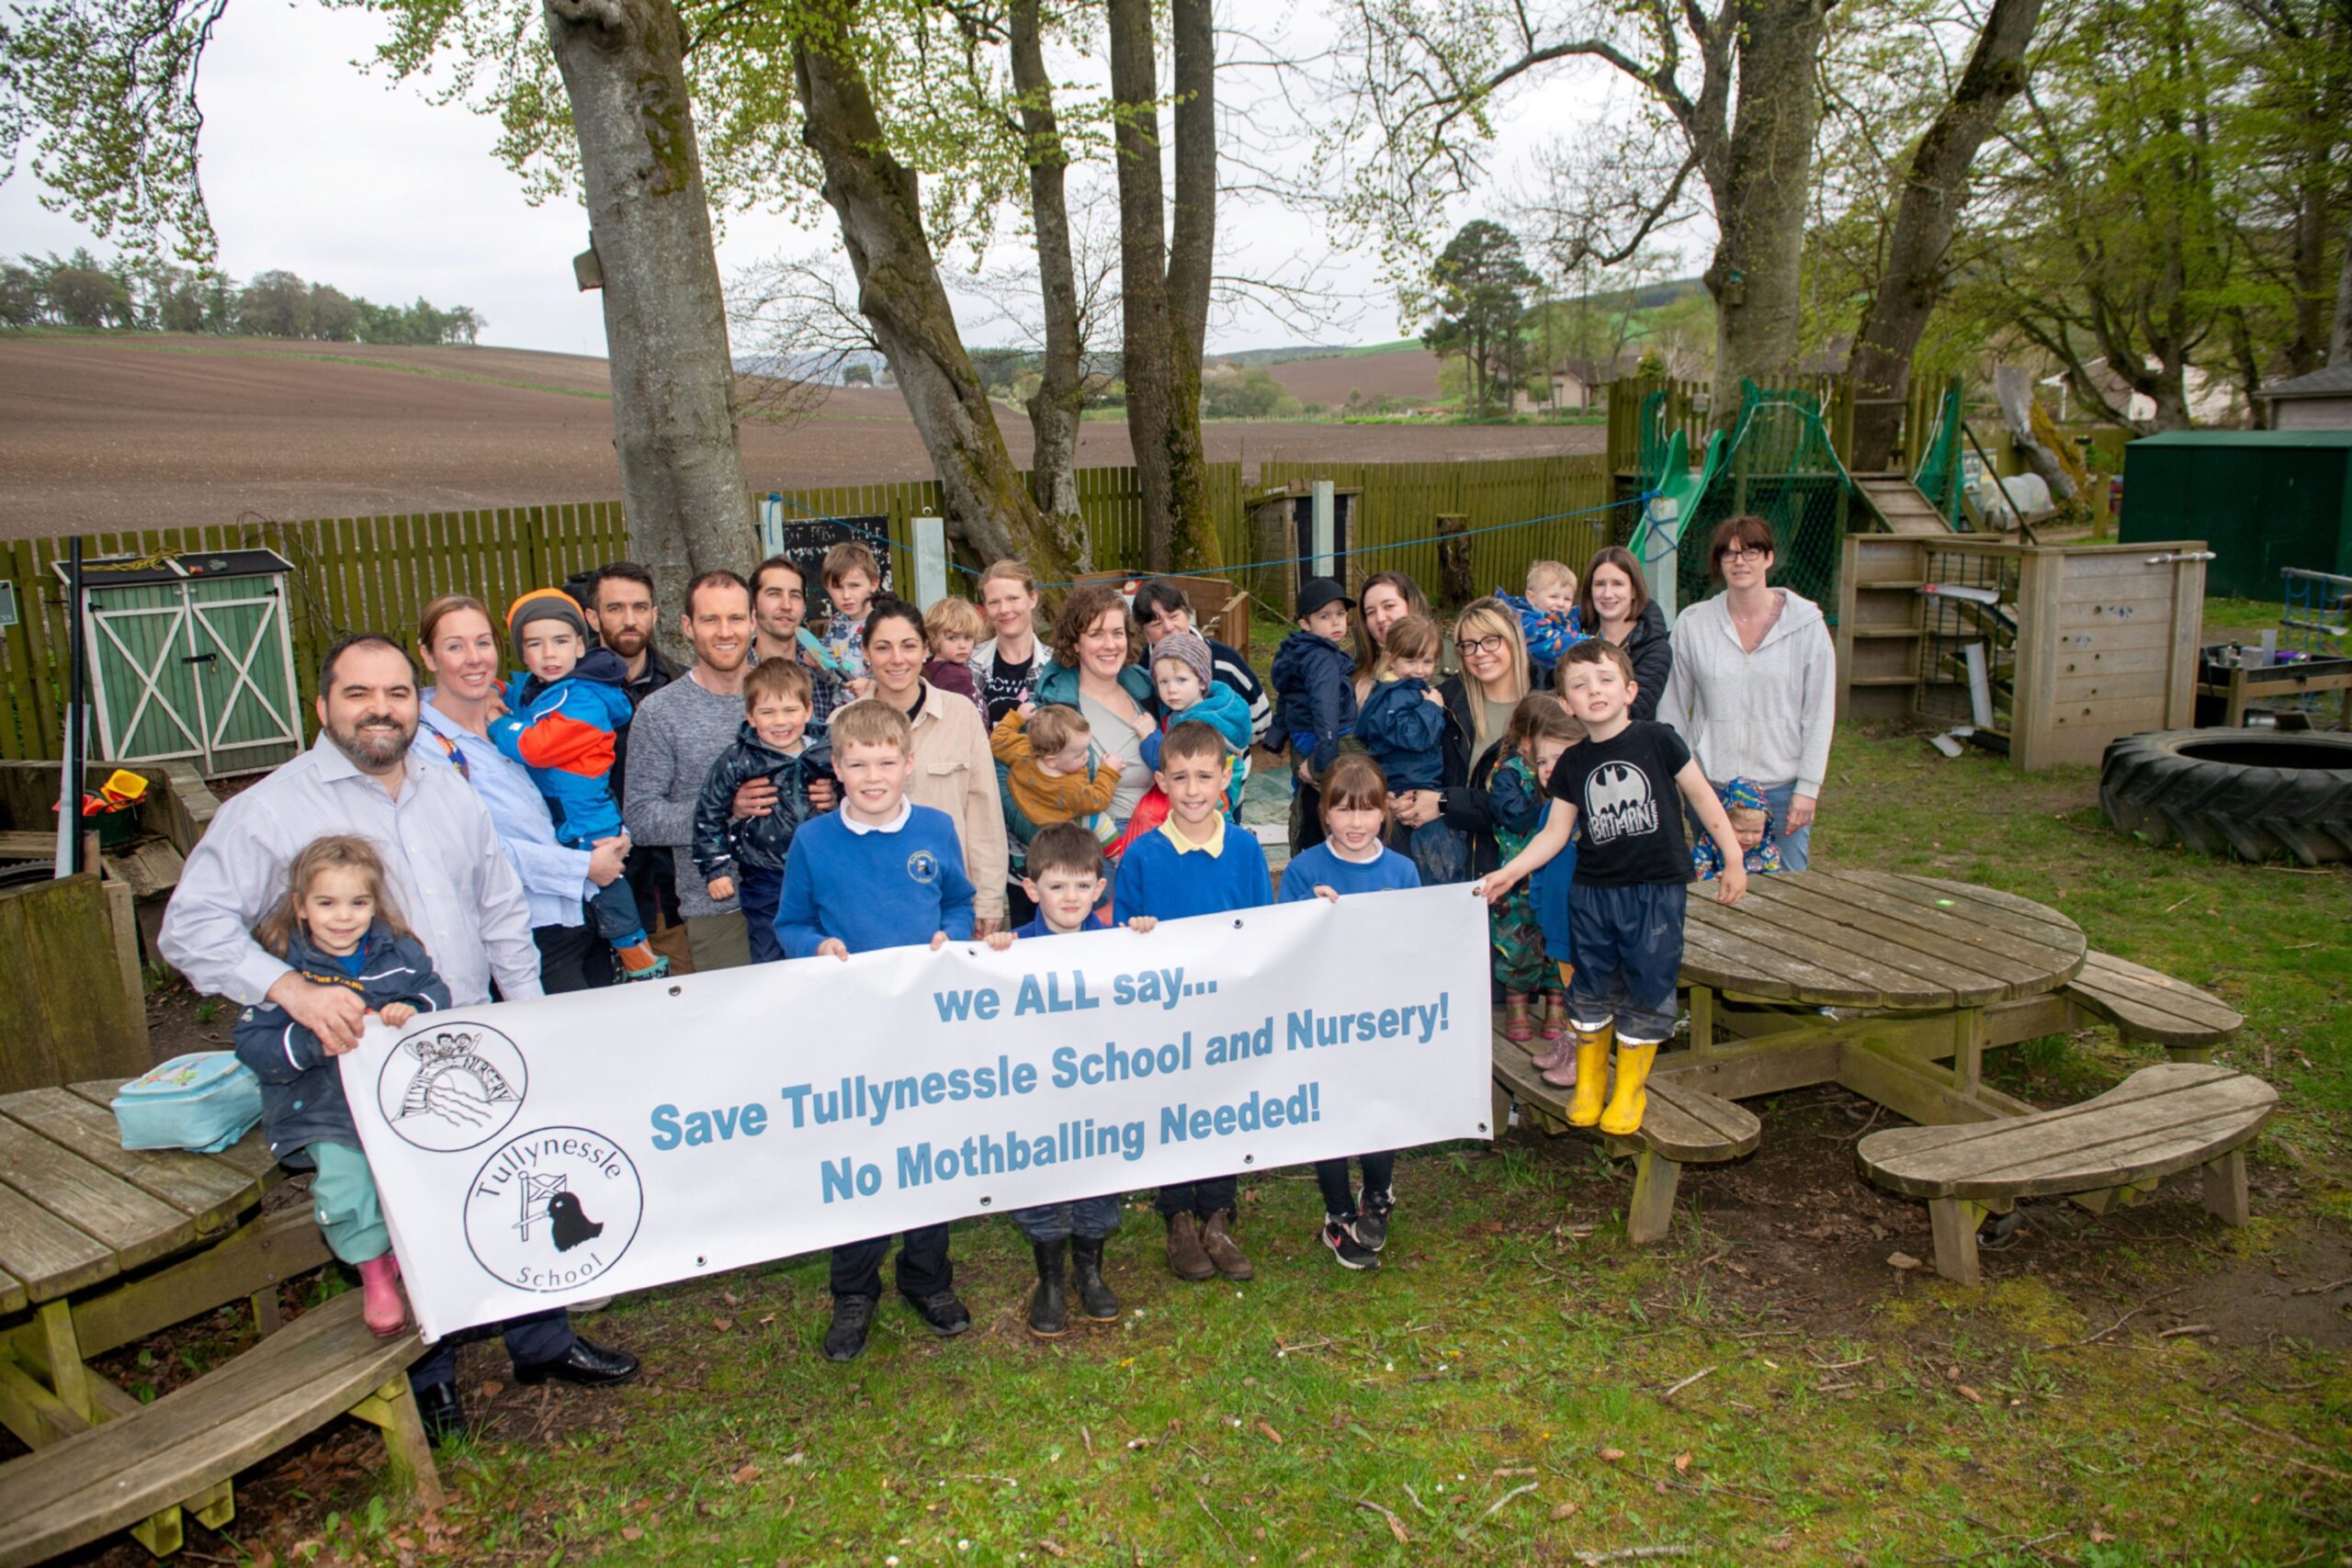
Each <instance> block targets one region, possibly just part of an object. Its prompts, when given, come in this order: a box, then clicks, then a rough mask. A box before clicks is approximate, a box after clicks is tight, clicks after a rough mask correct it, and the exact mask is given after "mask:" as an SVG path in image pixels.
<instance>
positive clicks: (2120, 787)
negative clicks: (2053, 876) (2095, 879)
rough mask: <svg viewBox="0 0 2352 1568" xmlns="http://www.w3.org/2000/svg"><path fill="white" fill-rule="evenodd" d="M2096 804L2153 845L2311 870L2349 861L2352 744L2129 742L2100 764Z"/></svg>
mask: <svg viewBox="0 0 2352 1568" xmlns="http://www.w3.org/2000/svg"><path fill="white" fill-rule="evenodd" d="M2098 803H2099V807H2100V809H2102V810H2103V811H2105V812H2106V813H2107V819H2108V820H2109V821H2110V822H2112V823H2114V824H2115V825H2116V826H2117V827H2118V828H2120V829H2122V830H2123V831H2125V832H2127V833H2130V834H2132V835H2134V836H2136V837H2138V838H2141V839H2143V840H2146V841H2147V842H2149V843H2151V844H2157V845H2164V844H2173V843H2178V844H2185V845H2187V846H2188V848H2190V849H2192V850H2196V851H2199V852H2202V853H2205V854H2209V855H2234V856H2236V857H2237V858H2238V859H2241V860H2250V861H2263V860H2296V861H2301V863H2303V864H2305V865H2321V864H2324V863H2329V862H2333V861H2345V860H2352V735H2325V734H2317V733H2300V734H2298V733H2289V734H2280V733H2278V731H2275V730H2262V729H2161V730H2156V731H2154V732H2153V733H2151V734H2147V735H2127V736H2125V737H2124V738H2123V739H2120V740H2117V741H2113V742H2111V743H2110V744H2109V746H2108V749H2107V756H2106V759H2105V760H2104V761H2102V762H2101V763H2100V765H2099V773H2098Z"/></svg>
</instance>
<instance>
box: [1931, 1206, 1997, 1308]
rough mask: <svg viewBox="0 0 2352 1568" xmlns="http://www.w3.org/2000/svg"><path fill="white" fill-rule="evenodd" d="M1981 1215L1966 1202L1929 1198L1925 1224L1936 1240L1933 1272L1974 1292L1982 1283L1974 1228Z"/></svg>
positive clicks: (1980, 1210) (1982, 1216) (1981, 1219)
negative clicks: (1926, 1223)
mask: <svg viewBox="0 0 2352 1568" xmlns="http://www.w3.org/2000/svg"><path fill="white" fill-rule="evenodd" d="M1984 1215H1985V1212H1984V1210H1983V1209H1981V1208H1979V1207H1978V1206H1977V1205H1976V1204H1974V1203H1972V1202H1970V1201H1968V1200H1966V1199H1965V1198H1930V1199H1929V1200H1928V1226H1929V1228H1930V1229H1932V1230H1933V1231H1934V1233H1935V1237H1936V1272H1937V1273H1939V1274H1941V1275H1942V1276H1943V1277H1944V1278H1945V1279H1947V1280H1952V1281H1953V1282H1954V1283H1957V1284H1962V1285H1967V1286H1970V1287H1971V1288H1973V1287H1975V1286H1977V1285H1981V1284H1983V1283H1984V1282H1985V1277H1984V1275H1983V1274H1981V1273H1980V1272H1978V1270H1977V1267H1976V1227H1977V1226H1978V1225H1979V1224H1982V1223H1983V1221H1984Z"/></svg>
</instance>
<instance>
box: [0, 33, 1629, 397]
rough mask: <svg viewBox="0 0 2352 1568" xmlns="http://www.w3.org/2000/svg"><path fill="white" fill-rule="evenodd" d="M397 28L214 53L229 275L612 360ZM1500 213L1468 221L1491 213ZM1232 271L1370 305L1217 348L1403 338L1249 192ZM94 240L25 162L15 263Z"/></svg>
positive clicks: (1254, 332)
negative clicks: (55, 206) (368, 61)
mask: <svg viewBox="0 0 2352 1568" xmlns="http://www.w3.org/2000/svg"><path fill="white" fill-rule="evenodd" d="M1311 20H1312V19H1311V18H1310V25H1311ZM383 28H384V23H383V22H382V21H381V20H379V18H377V17H373V16H371V15H369V14H368V13H366V12H364V11H350V10H334V11H330V10H326V9H323V8H322V7H320V6H316V5H311V4H302V3H297V4H292V5H284V4H280V5H277V6H267V7H264V6H241V7H236V8H232V10H231V11H230V12H229V14H228V16H227V17H226V19H225V20H224V21H223V23H222V25H221V27H220V31H219V33H218V35H217V36H216V38H215V40H214V42H213V43H212V45H211V48H210V51H209V52H208V54H207V55H206V58H205V63H204V74H203V92H202V99H201V102H202V107H203V109H204V112H205V117H206V122H205V130H204V143H203V145H204V186H205V194H206V197H207V198H208V200H209V203H210V206H211V210H212V220H213V224H214V227H215V229H216V230H217V231H218V232H219V235H220V263H221V265H222V266H223V267H224V268H225V269H226V270H227V271H228V272H229V273H230V274H231V275H232V276H235V277H238V278H240V279H243V278H245V277H249V276H252V275H253V274H254V273H256V272H261V271H265V270H268V269H271V268H284V269H286V270H288V271H291V272H294V273H298V274H300V276H303V277H306V278H310V279H312V280H314V281H319V282H326V283H332V284H334V286H335V287H337V288H341V289H343V290H344V291H345V293H348V294H355V295H364V296H366V297H367V298H368V299H374V300H377V301H379V303H380V302H390V301H401V302H405V301H408V300H411V299H416V298H418V297H419V296H423V297H424V298H425V299H430V300H432V301H433V302H434V303H435V304H436V305H439V306H442V307H444V308H447V307H450V306H455V305H470V306H471V307H473V308H474V309H475V310H478V311H480V312H481V314H482V315H483V316H484V317H485V318H487V320H488V321H489V323H490V326H489V330H488V332H486V333H484V334H483V341H484V342H485V343H492V344H504V345H510V346H515V347H521V348H539V349H552V350H559V351H562V352H567V353H574V354H590V355H603V354H604V352H605V329H604V320H603V317H602V314H601V313H600V310H599V308H598V305H597V299H596V296H594V294H582V293H580V292H578V291H577V290H576V289H575V288H574V287H573V285H572V276H571V257H572V256H573V254H576V253H577V252H579V251H582V250H584V249H586V248H587V243H588V220H587V214H586V212H585V210H584V209H582V208H581V207H580V206H579V205H578V204H577V203H576V202H574V201H571V200H569V199H566V200H562V201H559V202H550V203H548V204H547V205H544V206H541V207H537V208H534V207H532V206H530V205H529V204H527V203H526V202H525V200H524V199H523V196H522V187H521V182H520V181H519V180H518V179H517V178H516V176H515V175H513V174H511V173H509V172H508V171H507V170H506V168H505V167H504V166H503V165H502V164H500V163H499V162H498V160H497V158H496V157H495V156H494V155H493V154H492V132H493V130H494V128H493V126H492V122H491V121H489V120H488V119H486V118H481V117H478V116H475V115H473V114H470V113H469V112H468V111H466V110H465V109H464V108H462V107H435V106H434V105H432V104H429V103H427V102H426V101H425V100H424V97H423V96H422V95H420V94H419V93H418V92H417V91H416V90H415V89H414V88H413V87H403V86H399V85H393V84H391V83H390V82H389V81H388V80H387V79H386V78H384V77H382V76H380V75H371V74H369V73H367V72H365V71H362V70H361V69H359V68H358V67H357V66H356V64H354V63H353V62H355V61H358V60H361V59H364V58H366V57H367V56H368V54H369V53H370V51H372V50H373V48H374V46H375V44H376V42H377V40H378V39H379V38H380V37H381V36H382V33H383ZM1602 96H1603V89H1602V84H1601V83H1600V81H1599V80H1597V79H1594V78H1591V77H1589V76H1588V77H1585V78H1583V79H1580V80H1577V81H1576V82H1574V83H1569V82H1565V81H1561V80H1559V79H1557V78H1555V80H1554V82H1552V83H1548V84H1546V85H1545V88H1544V90H1543V91H1541V92H1539V93H1535V94H1532V95H1530V96H1527V97H1526V98H1524V99H1522V100H1521V104H1520V105H1519V106H1518V107H1516V108H1515V109H1514V112H1513V113H1512V115H1511V116H1510V121H1509V123H1510V129H1509V130H1508V131H1507V133H1506V147H1507V151H1506V153H1505V155H1504V158H1503V164H1504V166H1505V167H1506V168H1508V167H1509V166H1510V164H1511V163H1512V162H1513V152H1515V151H1520V150H1524V149H1525V148H1528V147H1530V146H1532V145H1533V144H1534V143H1535V142H1536V141H1539V140H1541V139H1542V138H1543V137H1544V136H1545V135H1547V134H1549V133H1551V132H1553V131H1555V130H1568V129H1572V127H1573V125H1574V122H1575V120H1576V119H1577V117H1578V116H1580V115H1589V114H1592V113H1596V112H1601V111H1600V103H1601V99H1602ZM1484 205H1485V204H1479V205H1476V206H1472V207H1469V208H1465V209H1463V210H1462V211H1461V212H1460V213H1459V214H1458V215H1457V216H1458V217H1459V218H1467V217H1471V216H1477V215H1479V213H1480V211H1481V210H1483V209H1484ZM1220 230H1221V231H1220V233H1219V236H1218V240H1219V251H1220V256H1219V269H1220V271H1227V272H1236V273H1249V272H1272V271H1274V270H1276V269H1278V268H1281V267H1283V266H1284V265H1296V263H1297V259H1298V258H1301V257H1323V256H1327V255H1328V256H1329V257H1330V264H1329V267H1328V269H1327V277H1326V281H1327V283H1329V285H1331V286H1332V287H1334V288H1335V289H1336V291H1337V292H1338V293H1340V295H1343V296H1348V297H1351V298H1352V299H1354V300H1355V301H1356V304H1355V308H1354V309H1353V311H1352V316H1353V319H1352V321H1329V322H1327V323H1326V325H1325V326H1324V327H1323V328H1322V329H1321V330H1317V331H1311V332H1309V331H1303V330H1302V329H1301V328H1300V327H1299V326H1297V325H1296V324H1295V323H1293V322H1286V321H1278V320H1275V319H1273V318H1272V317H1271V316H1269V315H1267V314H1265V313H1264V312H1262V311H1257V310H1246V309H1245V310H1237V311H1228V312H1226V319H1224V320H1222V321H1219V322H1218V323H1217V324H1216V328H1215V329H1214V330H1213V333H1212V337H1211V347H1212V348H1213V349H1226V350H1231V349H1239V348H1247V347H1252V346H1271V345H1274V344H1293V343H1297V342H1302V341H1313V342H1325V343H1333V344H1340V343H1370V342H1379V341H1384V340H1386V339H1391V338H1395V337H1397V336H1399V335H1402V333H1401V330H1400V329H1401V323H1400V322H1399V321H1398V319H1397V306H1396V302H1395V299H1394V296H1393V295H1392V294H1390V293H1389V292H1388V291H1387V290H1385V288H1382V287H1381V285H1380V283H1379V280H1378V277H1377V276H1376V274H1377V269H1376V267H1375V266H1374V264H1373V262H1372V261H1371V260H1370V259H1369V258H1368V257H1351V256H1344V255H1338V254H1333V253H1332V247H1331V245H1330V243H1329V238H1328V236H1326V235H1324V234H1323V233H1322V232H1321V231H1320V229H1319V226H1318V225H1317V223H1315V222H1313V221H1311V220H1307V219H1305V218H1302V217H1299V216H1297V215H1295V214H1293V213H1290V212H1286V211H1284V210H1283V209H1280V208H1278V207H1276V206H1275V205H1273V204H1272V202H1270V201H1265V200H1250V199H1247V198H1243V197H1232V198H1229V199H1228V200H1227V203H1226V205H1225V206H1224V208H1222V209H1220ZM80 244H90V245H92V247H93V248H94V249H96V250H99V251H100V252H101V253H102V254H103V252H104V250H105V248H106V247H105V246H103V245H102V244H100V243H97V242H96V241H95V239H94V238H93V237H92V236H91V235H90V234H89V233H88V232H87V231H85V230H84V229H82V228H81V227H80V226H79V225H77V224H75V223H74V222H73V221H72V220H70V219H68V218H66V217H64V216H62V214H58V213H53V212H51V211H48V210H47V209H44V208H42V207H41V206H40V202H39V200H38V191H37V187H36V186H35V185H34V182H33V180H32V179H31V176H30V174H29V170H28V168H27V167H25V166H23V164H20V165H19V168H18V170H17V175H16V177H15V178H13V179H11V180H10V181H9V182H8V183H7V184H6V185H5V186H0V252H5V253H6V254H16V253H18V252H33V253H46V252H51V251H56V252H61V253H62V252H70V251H71V250H73V249H74V247H75V246H76V245H80ZM838 247H839V235H838V232H837V231H834V230H833V229H832V228H831V225H830V224H828V225H825V226H823V227H820V228H819V229H816V230H809V231H804V230H801V229H799V228H797V226H795V225H793V224H792V223H790V222H788V221H786V220H782V219H779V218H775V217H773V216H769V215H766V214H757V213H753V214H736V215H732V216H729V218H728V219H727V227H726V233H725V236H724V238H723V240H722V241H721V243H720V246H719V266H720V270H721V272H722V274H724V275H725V276H729V277H730V278H731V277H732V276H734V275H735V274H736V272H737V271H738V270H739V269H741V268H742V267H744V266H746V265H750V264H752V263H754V262H757V261H759V260H762V259H764V258H766V257H769V256H773V255H775V254H779V253H790V254H797V255H805V254H812V253H820V252H823V253H828V254H834V253H837V252H838ZM1008 259H1009V258H1008ZM957 307H958V313H959V315H961V316H962V317H963V318H964V321H965V323H966V328H967V335H968V336H969V337H970V338H971V339H972V340H973V341H975V342H989V341H1004V340H1005V338H1006V333H1005V332H1004V330H1003V328H1002V327H1001V325H997V324H994V323H992V322H991V321H989V315H990V312H989V310H987V309H986V308H985V307H984V306H983V305H981V304H980V303H979V302H978V301H977V300H975V299H969V298H966V297H962V296H959V298H958V300H957ZM738 346H739V347H740V346H741V345H740V344H739V345H738Z"/></svg>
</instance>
